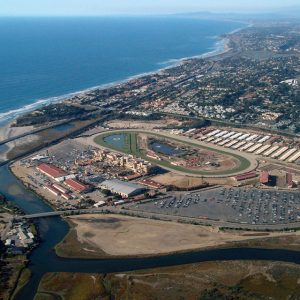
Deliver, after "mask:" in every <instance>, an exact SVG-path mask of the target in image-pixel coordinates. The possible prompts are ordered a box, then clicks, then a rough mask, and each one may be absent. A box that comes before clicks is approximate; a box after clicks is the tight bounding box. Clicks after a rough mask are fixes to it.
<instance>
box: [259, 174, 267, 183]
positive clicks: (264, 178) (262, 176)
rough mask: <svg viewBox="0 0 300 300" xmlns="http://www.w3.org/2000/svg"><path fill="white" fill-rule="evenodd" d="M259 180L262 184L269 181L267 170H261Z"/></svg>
mask: <svg viewBox="0 0 300 300" xmlns="http://www.w3.org/2000/svg"><path fill="white" fill-rule="evenodd" d="M259 182H260V183H262V184H268V183H269V172H268V171H262V172H261V173H260V178H259Z"/></svg>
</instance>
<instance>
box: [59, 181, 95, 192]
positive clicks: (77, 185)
mask: <svg viewBox="0 0 300 300" xmlns="http://www.w3.org/2000/svg"><path fill="white" fill-rule="evenodd" d="M64 183H65V185H66V186H68V187H69V188H70V189H71V190H72V191H74V192H77V193H84V192H87V191H88V190H89V189H90V186H88V185H85V184H83V183H81V182H79V181H78V180H76V179H71V178H69V179H67V180H66V181H65V182H64Z"/></svg>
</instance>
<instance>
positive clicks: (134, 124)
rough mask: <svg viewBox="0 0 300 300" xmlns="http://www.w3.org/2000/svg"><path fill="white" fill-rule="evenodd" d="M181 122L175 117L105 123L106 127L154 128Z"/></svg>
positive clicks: (177, 124) (176, 124) (175, 124)
mask: <svg viewBox="0 0 300 300" xmlns="http://www.w3.org/2000/svg"><path fill="white" fill-rule="evenodd" d="M181 124H182V122H179V121H177V120H175V119H169V118H167V119H164V120H154V121H134V120H112V121H108V122H106V123H105V126H106V127H109V128H112V129H124V128H131V129H149V130H151V129H155V128H163V127H167V126H179V125H181Z"/></svg>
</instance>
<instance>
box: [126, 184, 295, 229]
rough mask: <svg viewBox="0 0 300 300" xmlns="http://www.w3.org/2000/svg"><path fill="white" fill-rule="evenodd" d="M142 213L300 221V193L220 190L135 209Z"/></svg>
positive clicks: (267, 221)
mask: <svg viewBox="0 0 300 300" xmlns="http://www.w3.org/2000/svg"><path fill="white" fill-rule="evenodd" d="M132 209H135V210H136V209H137V210H141V211H147V212H153V213H160V214H172V215H178V216H186V217H199V218H207V219H212V220H217V221H224V222H234V223H241V224H286V223H293V222H297V221H300V192H286V191H277V190H272V191H270V190H259V189H254V188H252V189H246V188H217V189H212V190H206V191H198V192H192V193H188V194H186V195H184V196H172V197H169V198H168V199H166V200H160V201H156V202H149V203H145V204H139V205H135V206H134V207H132Z"/></svg>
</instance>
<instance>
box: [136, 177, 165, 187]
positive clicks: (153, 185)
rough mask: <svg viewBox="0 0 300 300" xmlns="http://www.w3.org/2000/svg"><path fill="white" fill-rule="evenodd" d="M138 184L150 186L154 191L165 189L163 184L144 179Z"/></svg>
mask: <svg viewBox="0 0 300 300" xmlns="http://www.w3.org/2000/svg"><path fill="white" fill-rule="evenodd" d="M138 183H140V184H143V185H146V186H149V187H150V188H153V189H161V188H163V187H164V186H163V185H162V184H160V183H158V182H156V181H154V180H151V179H142V180H140V181H139V182H138Z"/></svg>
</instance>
